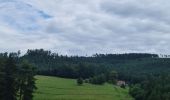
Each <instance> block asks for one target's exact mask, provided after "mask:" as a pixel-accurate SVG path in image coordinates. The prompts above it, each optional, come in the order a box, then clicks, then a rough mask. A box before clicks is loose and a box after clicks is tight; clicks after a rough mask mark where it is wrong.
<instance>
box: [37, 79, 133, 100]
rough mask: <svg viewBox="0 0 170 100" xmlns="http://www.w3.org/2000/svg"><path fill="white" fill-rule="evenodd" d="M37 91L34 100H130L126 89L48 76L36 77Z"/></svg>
mask: <svg viewBox="0 0 170 100" xmlns="http://www.w3.org/2000/svg"><path fill="white" fill-rule="evenodd" d="M36 79H37V81H36V84H37V87H38V90H36V92H35V93H34V100H132V98H131V97H130V96H129V95H128V90H127V89H122V88H119V87H117V86H113V85H109V84H105V85H102V86H100V85H91V84H84V85H83V86H77V84H76V80H73V79H63V78H56V77H48V76H36Z"/></svg>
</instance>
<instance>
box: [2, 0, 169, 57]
mask: <svg viewBox="0 0 170 100" xmlns="http://www.w3.org/2000/svg"><path fill="white" fill-rule="evenodd" d="M169 10H170V1H169V0H0V51H1V52H4V51H8V52H10V51H17V50H21V51H23V52H25V51H26V50H27V49H36V48H38V49H39V48H43V49H46V50H52V51H53V52H58V53H59V54H68V55H86V54H87V55H92V54H94V53H129V52H141V53H144V52H146V53H158V54H160V53H161V54H170V11H169Z"/></svg>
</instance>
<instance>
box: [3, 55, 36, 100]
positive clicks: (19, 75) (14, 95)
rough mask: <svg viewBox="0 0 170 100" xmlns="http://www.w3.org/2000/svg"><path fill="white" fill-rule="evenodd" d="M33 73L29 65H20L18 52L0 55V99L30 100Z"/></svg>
mask: <svg viewBox="0 0 170 100" xmlns="http://www.w3.org/2000/svg"><path fill="white" fill-rule="evenodd" d="M34 72H35V70H34V67H32V66H31V65H30V64H28V63H22V64H21V61H20V59H19V52H18V53H10V54H8V53H4V54H0V99H1V100H17V99H19V100H32V93H33V91H34V89H35V79H34V76H35V73H34ZM18 94H19V97H18Z"/></svg>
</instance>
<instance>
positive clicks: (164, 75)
mask: <svg viewBox="0 0 170 100" xmlns="http://www.w3.org/2000/svg"><path fill="white" fill-rule="evenodd" d="M168 57H169V56H168V55H166V56H164V58H162V57H160V56H159V55H157V54H149V53H125V54H94V55H92V56H88V57H86V56H68V55H60V54H58V53H52V52H51V51H48V50H43V49H34V50H28V51H27V52H26V53H25V54H23V55H21V54H20V51H18V52H17V53H9V54H8V53H1V54H0V80H1V81H0V98H2V100H17V99H18V98H19V100H32V99H31V98H32V93H33V91H34V90H35V89H36V86H35V79H34V76H35V75H46V76H57V77H62V78H70V79H77V82H78V83H79V84H82V80H83V81H84V82H88V83H91V84H98V85H102V84H104V83H105V82H107V83H111V84H116V81H118V80H123V81H125V82H126V84H127V86H128V87H129V88H130V89H129V94H130V95H131V96H132V97H134V98H135V100H170V59H169V58H168ZM4 85H5V86H4ZM122 87H123V88H125V87H124V86H122ZM6 90H11V91H6Z"/></svg>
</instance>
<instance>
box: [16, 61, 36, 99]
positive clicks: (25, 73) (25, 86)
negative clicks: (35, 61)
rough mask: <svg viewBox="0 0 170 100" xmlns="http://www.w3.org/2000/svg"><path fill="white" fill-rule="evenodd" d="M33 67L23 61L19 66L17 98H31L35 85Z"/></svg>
mask: <svg viewBox="0 0 170 100" xmlns="http://www.w3.org/2000/svg"><path fill="white" fill-rule="evenodd" d="M34 76H35V68H34V67H33V66H32V65H31V64H29V63H28V62H26V61H24V62H23V63H22V64H21V65H20V68H19V74H18V82H19V100H32V98H33V95H32V94H33V91H34V90H35V89H36V86H35V78H34Z"/></svg>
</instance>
